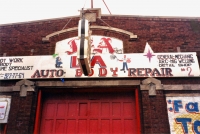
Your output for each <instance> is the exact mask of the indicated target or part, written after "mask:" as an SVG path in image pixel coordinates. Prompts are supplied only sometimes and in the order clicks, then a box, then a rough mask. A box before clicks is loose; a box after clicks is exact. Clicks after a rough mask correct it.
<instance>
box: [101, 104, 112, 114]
mask: <svg viewBox="0 0 200 134" xmlns="http://www.w3.org/2000/svg"><path fill="white" fill-rule="evenodd" d="M109 115H110V103H109V102H102V103H101V116H103V117H105V116H109Z"/></svg>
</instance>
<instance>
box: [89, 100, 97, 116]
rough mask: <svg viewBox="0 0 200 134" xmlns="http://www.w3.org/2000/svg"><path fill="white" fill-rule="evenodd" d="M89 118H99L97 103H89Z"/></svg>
mask: <svg viewBox="0 0 200 134" xmlns="http://www.w3.org/2000/svg"><path fill="white" fill-rule="evenodd" d="M89 111H90V112H89V113H90V116H99V103H98V102H91V103H90V110H89Z"/></svg>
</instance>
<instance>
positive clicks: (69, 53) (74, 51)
mask: <svg viewBox="0 0 200 134" xmlns="http://www.w3.org/2000/svg"><path fill="white" fill-rule="evenodd" d="M68 44H69V45H70V47H71V49H72V51H66V52H65V53H67V54H68V55H72V54H73V53H76V52H77V45H76V42H75V39H72V40H70V41H69V42H68Z"/></svg>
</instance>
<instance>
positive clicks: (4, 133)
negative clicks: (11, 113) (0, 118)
mask: <svg viewBox="0 0 200 134" xmlns="http://www.w3.org/2000/svg"><path fill="white" fill-rule="evenodd" d="M6 131H7V124H5V126H4V129H3V134H6Z"/></svg>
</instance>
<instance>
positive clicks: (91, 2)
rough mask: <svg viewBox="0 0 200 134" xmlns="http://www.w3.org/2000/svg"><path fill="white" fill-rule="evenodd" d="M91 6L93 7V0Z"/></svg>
mask: <svg viewBox="0 0 200 134" xmlns="http://www.w3.org/2000/svg"><path fill="white" fill-rule="evenodd" d="M91 8H93V0H91Z"/></svg>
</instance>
